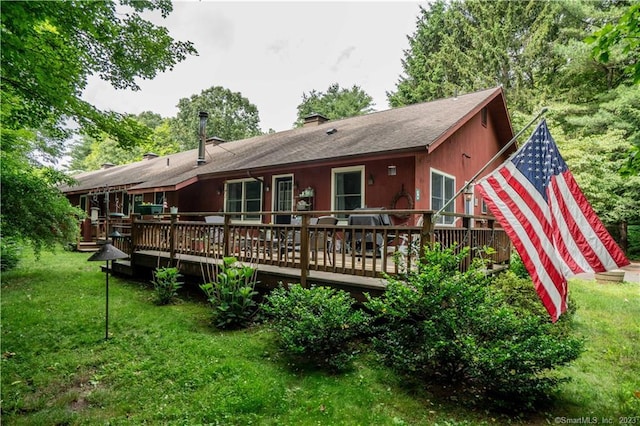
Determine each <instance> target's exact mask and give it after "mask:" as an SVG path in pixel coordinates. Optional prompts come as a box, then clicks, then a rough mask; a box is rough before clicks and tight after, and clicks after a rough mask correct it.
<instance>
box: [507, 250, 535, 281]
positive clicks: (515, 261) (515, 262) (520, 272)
mask: <svg viewBox="0 0 640 426" xmlns="http://www.w3.org/2000/svg"><path fill="white" fill-rule="evenodd" d="M509 270H510V271H511V272H513V273H514V274H516V276H517V277H519V278H529V277H530V276H529V271H527V268H526V267H525V266H524V262H523V261H522V258H521V257H520V255H519V254H518V253H517V252H515V251H514V252H512V253H511V259H510V260H509Z"/></svg>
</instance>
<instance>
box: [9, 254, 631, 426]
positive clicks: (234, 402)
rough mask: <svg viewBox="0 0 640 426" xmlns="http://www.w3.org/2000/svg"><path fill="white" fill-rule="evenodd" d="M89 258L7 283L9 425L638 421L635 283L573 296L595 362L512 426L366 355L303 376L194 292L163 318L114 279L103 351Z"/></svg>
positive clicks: (51, 259)
mask: <svg viewBox="0 0 640 426" xmlns="http://www.w3.org/2000/svg"><path fill="white" fill-rule="evenodd" d="M87 258H88V255H85V254H80V253H69V252H58V253H56V254H50V253H43V254H42V257H41V259H40V260H35V259H33V258H31V257H29V256H28V257H27V258H25V259H24V260H23V261H22V263H21V264H20V266H19V268H18V269H16V270H14V271H11V272H9V273H5V274H3V276H2V312H1V319H2V349H1V351H2V360H1V366H2V423H3V424H7V425H13V424H17V425H21V424H24V425H33V424H43V425H49V424H104V423H107V422H109V423H111V424H141V423H151V424H202V423H205V424H207V423H208V424H231V425H235V424H238V425H244V424H250V423H251V424H260V425H289V424H291V425H294V424H295V425H311V424H314V425H315V424H331V425H334V424H337V425H351V424H356V425H369V424H376V425H413V424H433V425H481V424H487V425H489V424H507V423H515V424H547V422H551V423H553V419H554V417H557V416H564V417H583V416H596V415H598V416H611V417H614V418H615V420H616V421H617V420H618V419H617V417H618V416H625V415H626V416H632V415H638V414H639V413H640V399H639V398H638V397H637V396H636V395H634V393H635V392H638V393H640V383H639V379H638V376H639V374H638V373H639V372H640V286H638V284H629V283H627V284H623V285H615V286H614V285H610V286H602V285H598V284H595V283H592V282H586V281H574V282H572V283H571V284H572V285H571V288H572V291H573V296H574V299H575V300H577V302H578V304H579V307H578V314H577V326H578V328H579V331H580V332H581V333H583V334H584V335H585V336H586V337H587V338H588V340H587V352H586V353H585V354H584V355H583V356H582V357H581V358H580V359H579V360H578V361H577V362H575V363H574V364H573V365H571V366H568V367H565V368H564V369H563V372H565V373H567V374H569V375H570V376H571V377H572V379H573V380H572V382H570V383H567V384H565V385H563V386H562V387H561V389H560V391H559V392H558V395H556V401H557V402H556V405H555V406H553V407H549V408H548V409H547V410H546V412H544V413H538V414H531V415H527V416H524V417H519V418H512V417H508V416H506V415H503V414H496V413H490V412H485V411H484V410H481V409H473V408H470V407H465V406H461V405H458V404H456V403H455V401H452V400H450V399H447V398H444V397H439V396H437V393H434V392H433V391H430V390H429V389H430V387H428V386H425V389H407V388H406V387H403V383H402V380H401V379H400V378H398V377H396V376H395V375H394V374H392V373H391V372H390V371H389V370H387V369H386V368H384V367H383V366H380V365H378V364H377V363H376V361H375V359H374V358H373V356H372V355H371V354H367V353H363V354H362V355H361V356H360V357H359V358H358V360H357V362H356V366H355V368H354V370H353V371H351V372H349V373H346V374H343V375H338V376H333V375H329V374H325V373H322V372H319V371H314V370H299V369H296V368H294V367H293V366H290V365H288V364H287V363H286V361H285V359H284V358H282V357H281V355H280V354H279V352H278V351H277V350H276V349H275V346H274V343H273V335H272V334H271V332H270V331H269V330H268V329H267V328H266V327H265V326H254V327H252V328H250V329H248V330H242V331H233V332H220V331H217V330H215V329H214V328H213V327H212V326H211V321H210V320H211V317H210V311H209V308H208V307H207V305H206V304H205V303H204V300H203V298H202V297H201V296H200V295H199V294H198V293H197V289H196V288H195V286H193V287H191V288H190V289H189V288H186V289H185V291H184V292H183V293H182V297H183V301H181V302H179V303H176V304H174V305H169V306H156V305H155V304H154V303H153V293H152V287H151V286H150V284H145V283H137V282H134V281H127V280H122V279H119V278H116V277H111V279H110V309H109V313H110V324H109V326H110V334H111V337H110V339H109V340H108V341H104V326H105V324H104V321H105V318H104V309H105V300H104V299H105V294H104V290H105V289H104V274H103V273H101V272H100V268H99V266H100V264H99V263H98V264H96V263H90V262H87V261H86V260H87ZM189 291H191V292H192V294H189ZM639 420H640V419H639Z"/></svg>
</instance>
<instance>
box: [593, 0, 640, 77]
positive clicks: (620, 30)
mask: <svg viewBox="0 0 640 426" xmlns="http://www.w3.org/2000/svg"><path fill="white" fill-rule="evenodd" d="M585 41H586V42H587V43H589V44H593V45H594V46H593V47H592V54H593V56H594V57H595V58H597V59H598V60H599V61H600V62H603V63H605V64H606V63H608V62H609V60H610V59H611V58H612V57H613V56H614V55H615V54H616V53H619V54H621V55H623V56H624V57H625V59H626V60H625V61H624V62H625V63H624V66H625V73H626V74H627V75H628V76H630V77H631V78H632V79H633V83H634V84H640V3H634V4H631V6H629V8H628V9H627V10H626V11H625V12H624V13H623V14H622V16H620V19H618V22H616V23H615V24H614V23H612V22H607V23H606V24H605V25H604V26H603V27H602V28H600V29H599V30H598V31H596V32H595V33H594V34H593V35H591V36H589V37H587V38H586V39H585ZM616 51H619V52H616Z"/></svg>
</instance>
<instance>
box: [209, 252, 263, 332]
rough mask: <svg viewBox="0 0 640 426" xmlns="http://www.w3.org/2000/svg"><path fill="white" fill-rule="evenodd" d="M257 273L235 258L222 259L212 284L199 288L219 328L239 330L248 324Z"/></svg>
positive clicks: (255, 292) (254, 304)
mask: <svg viewBox="0 0 640 426" xmlns="http://www.w3.org/2000/svg"><path fill="white" fill-rule="evenodd" d="M256 272H257V271H256V269H255V268H252V267H250V266H245V265H242V264H241V263H239V262H238V260H237V259H236V258H235V257H225V258H223V262H222V265H221V266H220V268H219V270H218V271H216V274H215V281H213V282H209V283H205V284H202V285H200V288H201V289H202V291H204V292H205V294H206V295H207V299H208V300H209V303H211V306H212V307H213V322H214V324H215V326H216V327H218V328H238V327H244V326H246V325H247V324H248V322H249V320H250V319H251V317H252V316H253V315H254V314H255V312H256V302H255V301H254V300H253V297H254V296H255V295H257V294H258V292H257V291H255V286H256V283H257V280H256Z"/></svg>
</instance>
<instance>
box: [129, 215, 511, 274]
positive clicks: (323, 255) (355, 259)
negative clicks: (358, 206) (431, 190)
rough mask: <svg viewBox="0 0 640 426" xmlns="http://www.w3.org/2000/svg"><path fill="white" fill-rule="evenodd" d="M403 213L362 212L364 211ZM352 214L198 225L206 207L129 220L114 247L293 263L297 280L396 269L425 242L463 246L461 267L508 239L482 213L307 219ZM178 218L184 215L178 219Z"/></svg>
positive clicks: (503, 246) (498, 252)
mask: <svg viewBox="0 0 640 426" xmlns="http://www.w3.org/2000/svg"><path fill="white" fill-rule="evenodd" d="M407 212H409V211H397V210H380V211H374V210H368V211H366V214H407ZM353 213H354V212H353V211H351V212H326V211H323V212H291V213H290V214H292V215H297V217H298V221H299V223H297V224H288V225H280V224H262V223H243V222H236V221H235V219H234V214H231V213H228V214H225V213H215V215H219V216H221V217H224V221H223V222H222V223H206V222H205V220H204V217H205V216H209V215H211V213H180V214H178V215H175V214H174V215H159V216H157V217H156V218H154V219H153V220H149V219H144V220H143V219H140V218H134V220H133V222H132V224H131V240H130V241H131V243H130V247H126V244H122V247H119V248H121V249H123V251H125V252H128V253H130V254H131V253H133V252H134V251H141V250H154V251H162V252H166V253H169V256H170V259H171V261H172V262H173V261H174V260H175V259H178V258H180V257H181V256H183V255H191V256H199V257H206V258H217V259H219V258H222V257H223V256H234V257H236V258H238V260H240V261H243V262H252V263H257V264H267V265H274V266H280V267H291V268H299V269H300V270H301V282H302V283H303V284H304V283H305V282H306V277H307V275H308V273H309V271H326V272H333V273H340V274H347V275H362V276H370V277H380V276H382V275H383V274H384V273H391V274H395V273H399V272H402V271H403V270H406V269H407V268H411V267H412V266H413V265H415V263H416V259H417V258H418V256H419V254H420V250H419V248H420V247H423V246H424V245H426V244H428V243H440V244H441V246H442V247H449V246H452V245H453V244H457V245H458V246H459V247H465V246H469V247H471V248H472V250H471V253H470V258H469V259H468V261H467V262H466V264H465V265H463V267H466V265H468V264H469V262H470V261H471V257H472V256H475V255H477V250H478V249H482V248H484V247H492V248H493V249H494V251H493V253H491V254H489V253H485V254H484V256H485V257H487V258H490V259H491V261H492V262H493V263H495V264H497V263H504V262H507V261H508V260H509V256H510V252H511V245H510V242H509V239H508V237H507V236H506V234H505V232H504V230H502V229H501V228H498V227H496V226H495V221H493V220H492V219H487V217H485V216H483V217H474V216H468V215H452V216H456V217H457V220H456V223H457V224H459V226H436V225H434V224H433V223H432V220H431V219H432V215H433V212H432V211H424V212H422V211H421V212H416V211H414V210H412V211H410V213H411V214H418V215H419V216H422V221H421V222H422V225H421V226H402V225H390V226H382V225H377V226H363V225H355V226H350V225H348V224H346V221H343V222H345V223H341V222H338V224H336V225H325V224H314V220H313V219H314V218H315V217H318V216H325V215H331V214H332V215H336V216H337V215H340V214H342V215H345V214H353ZM362 213H363V214H364V213H365V212H362ZM261 214H265V215H266V214H271V213H267V212H263V213H261ZM279 214H281V213H279ZM286 214H289V213H286ZM181 217H185V218H188V219H189V220H180V218H181Z"/></svg>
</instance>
